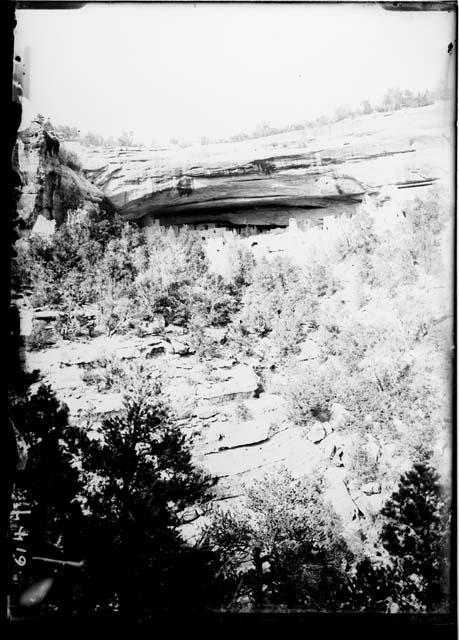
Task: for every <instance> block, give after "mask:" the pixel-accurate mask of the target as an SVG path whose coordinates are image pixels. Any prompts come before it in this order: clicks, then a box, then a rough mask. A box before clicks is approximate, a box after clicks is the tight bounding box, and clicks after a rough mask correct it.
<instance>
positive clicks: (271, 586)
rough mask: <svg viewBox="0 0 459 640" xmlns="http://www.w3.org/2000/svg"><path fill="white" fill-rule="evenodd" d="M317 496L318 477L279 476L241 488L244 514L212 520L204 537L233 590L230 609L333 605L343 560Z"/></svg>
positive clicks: (334, 527) (332, 519)
mask: <svg viewBox="0 0 459 640" xmlns="http://www.w3.org/2000/svg"><path fill="white" fill-rule="evenodd" d="M323 489H324V487H323V483H322V481H321V479H320V478H318V477H315V478H313V477H305V478H303V479H301V480H294V479H293V477H292V476H291V475H290V474H289V473H288V472H287V471H281V472H279V473H277V474H276V473H275V474H273V475H270V476H267V477H265V478H264V479H263V480H261V481H258V482H255V483H254V484H253V485H252V486H251V487H250V488H248V489H247V504H246V506H245V507H244V508H242V507H241V508H240V509H239V510H234V511H230V512H221V511H217V512H216V513H215V515H214V518H213V521H212V522H211V524H210V525H209V526H208V528H207V529H206V536H207V540H208V543H210V544H211V545H212V547H213V548H214V549H215V550H216V551H217V553H219V554H220V557H221V560H222V567H223V571H224V572H225V573H226V574H228V577H229V578H233V581H234V582H236V583H237V584H238V588H237V590H236V592H235V594H234V596H233V602H238V601H239V603H240V605H242V603H243V602H244V601H245V602H247V600H248V604H249V607H250V608H256V607H266V606H270V605H271V606H272V605H276V606H278V607H287V608H299V607H301V608H307V609H333V608H335V607H336V606H337V603H336V600H335V594H336V591H337V590H338V588H339V585H340V584H341V583H342V581H343V579H344V573H343V571H344V568H345V566H346V562H347V560H349V559H350V558H351V554H350V553H349V551H348V549H347V546H346V544H345V543H344V540H343V538H342V536H341V526H340V522H339V519H338V518H337V516H336V515H335V514H334V512H333V510H332V509H331V507H330V505H329V504H328V503H327V502H326V501H325V500H324V498H323ZM235 576H237V578H238V582H237V581H236V580H234V577H235Z"/></svg>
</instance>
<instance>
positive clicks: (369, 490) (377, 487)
mask: <svg viewBox="0 0 459 640" xmlns="http://www.w3.org/2000/svg"><path fill="white" fill-rule="evenodd" d="M361 489H362V491H363V493H365V494H366V495H367V496H372V495H374V494H376V493H381V484H380V483H379V482H367V483H366V484H364V485H363V487H362V488H361Z"/></svg>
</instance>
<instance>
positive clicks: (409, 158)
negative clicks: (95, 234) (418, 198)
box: [81, 103, 448, 228]
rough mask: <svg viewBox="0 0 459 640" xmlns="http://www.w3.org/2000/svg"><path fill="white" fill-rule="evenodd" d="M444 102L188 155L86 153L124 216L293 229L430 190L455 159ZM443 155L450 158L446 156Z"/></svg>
mask: <svg viewBox="0 0 459 640" xmlns="http://www.w3.org/2000/svg"><path fill="white" fill-rule="evenodd" d="M444 109H445V107H444V105H442V104H440V103H438V104H435V105H431V106H428V107H420V108H412V109H405V110H402V111H398V112H394V113H374V114H369V115H365V116H360V117H358V118H353V119H350V120H345V121H343V122H340V123H334V124H333V125H330V126H323V127H316V128H314V129H305V130H304V131H295V132H289V133H283V134H278V135H274V136H269V137H266V138H260V139H257V140H247V141H244V142H239V143H225V144H222V143H220V144H209V145H206V146H201V145H192V146H190V147H188V148H184V149H181V148H178V147H173V148H166V149H164V148H162V149H145V148H129V149H126V148H123V149H120V148H111V149H95V148H93V149H81V154H82V158H83V170H84V174H85V175H86V176H87V177H88V178H90V179H91V180H92V181H94V183H95V184H96V185H97V186H98V187H100V189H102V190H103V192H104V193H105V194H106V195H107V197H108V198H110V200H111V201H112V203H113V204H114V205H115V206H116V207H117V208H119V210H120V213H121V215H122V216H123V217H124V218H125V219H137V220H142V222H143V223H145V222H147V221H149V220H150V221H152V220H153V219H155V220H157V221H159V222H160V223H161V224H172V225H173V224H184V223H191V224H198V225H208V224H217V225H224V226H244V225H254V226H256V227H266V228H270V227H273V226H287V225H288V223H289V220H290V219H292V218H293V219H296V220H297V221H298V222H299V223H300V224H303V223H304V222H305V221H307V220H309V221H313V222H317V221H318V220H321V219H322V218H323V217H324V216H328V215H337V214H340V213H352V212H353V211H354V210H355V207H356V206H357V204H358V202H360V201H361V199H362V196H363V195H364V194H365V193H377V192H379V191H380V190H381V189H382V188H383V186H384V187H386V186H387V185H391V186H392V187H393V188H394V189H395V190H398V189H406V188H408V187H415V188H422V187H424V186H426V185H429V184H432V183H433V182H434V181H436V180H437V179H439V178H441V177H442V175H441V167H442V157H443V155H444V154H445V153H448V148H447V145H446V142H445V140H444V139H443V137H442V133H443V131H447V130H448V129H447V127H448V124H447V123H445V129H443V128H442V127H441V125H442V124H443V120H444ZM442 154H443V155H442Z"/></svg>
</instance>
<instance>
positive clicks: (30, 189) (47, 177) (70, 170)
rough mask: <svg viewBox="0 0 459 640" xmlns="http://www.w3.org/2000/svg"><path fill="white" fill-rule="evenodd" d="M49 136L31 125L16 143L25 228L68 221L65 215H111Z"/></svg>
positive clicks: (107, 205) (106, 204) (74, 161)
mask: <svg viewBox="0 0 459 640" xmlns="http://www.w3.org/2000/svg"><path fill="white" fill-rule="evenodd" d="M49 138H50V134H49V133H48V132H47V131H46V130H45V129H44V127H43V124H41V123H40V122H39V121H34V122H33V123H32V124H31V125H30V127H29V128H28V129H25V130H24V131H22V132H20V134H19V136H18V140H17V143H16V156H17V164H18V167H19V174H20V177H21V183H22V186H21V197H20V199H19V202H18V207H17V212H18V215H19V216H20V217H21V218H22V220H23V221H24V222H25V224H26V226H27V227H28V228H32V227H34V225H35V224H36V223H37V220H38V221H39V222H41V225H43V222H42V220H43V219H44V220H48V221H54V222H55V223H56V224H57V225H59V224H61V223H62V222H65V221H66V220H67V215H68V212H79V213H80V214H82V215H88V216H90V217H92V218H96V219H97V218H98V217H99V216H100V215H101V213H103V212H104V213H108V214H110V215H114V211H115V208H114V207H113V204H112V203H111V202H110V201H109V200H108V199H107V198H106V197H105V195H104V193H103V192H102V191H101V190H100V189H99V188H98V187H97V186H96V185H94V184H92V183H91V182H90V180H88V179H87V178H85V177H84V176H83V175H82V173H81V172H80V171H79V167H78V161H77V158H76V157H73V156H72V154H70V152H68V151H66V150H65V148H64V147H63V146H60V148H58V147H57V146H56V143H55V142H53V143H52V144H51V148H50V143H49Z"/></svg>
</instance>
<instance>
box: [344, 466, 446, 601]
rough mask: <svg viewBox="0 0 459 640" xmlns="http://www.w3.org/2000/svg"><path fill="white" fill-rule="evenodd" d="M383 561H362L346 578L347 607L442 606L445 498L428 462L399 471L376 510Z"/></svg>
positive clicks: (444, 585)
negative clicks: (387, 496) (390, 491)
mask: <svg viewBox="0 0 459 640" xmlns="http://www.w3.org/2000/svg"><path fill="white" fill-rule="evenodd" d="M381 516H382V517H383V518H384V519H385V522H384V525H383V527H382V530H381V534H380V540H379V542H380V546H381V550H380V551H379V555H380V556H382V555H383V554H384V552H382V550H384V551H385V552H386V554H387V558H386V560H385V561H381V562H378V563H371V562H370V561H369V559H368V558H366V559H364V560H363V561H361V562H360V563H359V564H358V565H357V567H356V571H355V574H354V575H353V576H352V577H351V578H350V581H349V588H350V591H351V594H352V596H351V599H350V600H351V607H352V608H357V609H368V610H383V611H391V612H397V611H418V612H428V613H431V612H439V611H441V612H447V611H448V599H449V595H450V590H449V551H450V501H449V497H448V495H447V494H446V493H445V491H444V489H443V488H442V486H441V484H440V481H439V476H438V474H437V473H436V471H435V470H434V469H432V467H431V466H429V465H428V464H415V465H414V466H413V468H412V469H411V470H410V471H408V472H407V473H406V474H404V475H403V476H402V478H401V479H400V483H399V486H398V489H397V491H395V492H394V493H393V494H392V496H391V497H390V499H389V500H388V501H387V503H386V504H385V506H384V508H383V510H382V511H381Z"/></svg>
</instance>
